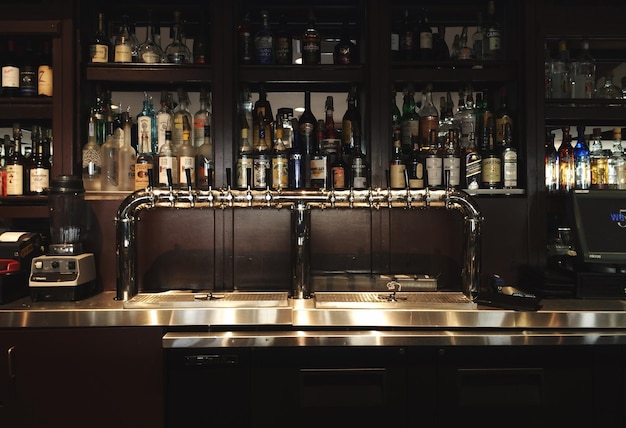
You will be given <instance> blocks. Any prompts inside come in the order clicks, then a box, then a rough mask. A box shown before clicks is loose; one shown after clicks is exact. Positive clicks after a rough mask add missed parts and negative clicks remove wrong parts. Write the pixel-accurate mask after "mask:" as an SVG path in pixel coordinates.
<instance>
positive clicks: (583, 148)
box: [553, 126, 591, 190]
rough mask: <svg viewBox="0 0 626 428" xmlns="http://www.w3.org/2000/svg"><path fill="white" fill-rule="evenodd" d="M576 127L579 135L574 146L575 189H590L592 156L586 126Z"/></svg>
mask: <svg viewBox="0 0 626 428" xmlns="http://www.w3.org/2000/svg"><path fill="white" fill-rule="evenodd" d="M576 129H577V130H578V135H577V137H576V145H575V146H574V189H576V190H588V189H589V188H590V187H591V157H590V155H589V148H588V147H587V144H586V143H585V127H584V126H577V127H576ZM553 147H554V145H553Z"/></svg>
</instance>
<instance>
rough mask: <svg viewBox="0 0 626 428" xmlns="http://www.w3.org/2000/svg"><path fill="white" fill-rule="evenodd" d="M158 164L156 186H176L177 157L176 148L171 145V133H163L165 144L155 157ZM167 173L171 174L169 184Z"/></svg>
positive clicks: (168, 131)
mask: <svg viewBox="0 0 626 428" xmlns="http://www.w3.org/2000/svg"><path fill="white" fill-rule="evenodd" d="M157 161H158V164H159V171H158V177H157V179H158V184H159V185H160V186H169V185H172V186H175V185H177V184H178V157H177V153H176V147H174V144H173V143H172V131H171V130H169V129H168V130H166V131H165V143H164V144H163V146H161V148H160V150H159V154H158V157H157ZM168 171H170V174H171V180H172V181H171V182H170V181H169V178H168Z"/></svg>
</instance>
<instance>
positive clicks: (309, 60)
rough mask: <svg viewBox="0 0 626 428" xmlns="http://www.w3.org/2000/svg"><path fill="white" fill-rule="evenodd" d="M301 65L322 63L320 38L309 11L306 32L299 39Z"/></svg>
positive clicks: (311, 10) (312, 15)
mask: <svg viewBox="0 0 626 428" xmlns="http://www.w3.org/2000/svg"><path fill="white" fill-rule="evenodd" d="M301 46H302V64H304V65H317V64H320V63H321V62H322V38H321V37H320V33H319V32H318V31H317V29H316V28H315V15H314V14H313V9H309V19H308V24H307V26H306V30H304V33H303V34H302V38H301Z"/></svg>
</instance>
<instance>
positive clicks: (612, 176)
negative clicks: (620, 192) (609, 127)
mask: <svg viewBox="0 0 626 428" xmlns="http://www.w3.org/2000/svg"><path fill="white" fill-rule="evenodd" d="M623 164H624V149H623V147H622V128H613V144H612V146H611V155H610V156H609V189H617V188H618V184H619V179H618V170H619V169H621V168H622V165H623Z"/></svg>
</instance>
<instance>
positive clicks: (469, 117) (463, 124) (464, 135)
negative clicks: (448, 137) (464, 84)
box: [459, 88, 476, 149]
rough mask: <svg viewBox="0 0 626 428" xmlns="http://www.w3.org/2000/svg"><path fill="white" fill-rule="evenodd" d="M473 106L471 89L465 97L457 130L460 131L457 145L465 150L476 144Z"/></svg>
mask: <svg viewBox="0 0 626 428" xmlns="http://www.w3.org/2000/svg"><path fill="white" fill-rule="evenodd" d="M475 107H476V106H475V104H474V96H473V94H472V90H471V88H470V89H468V90H467V95H466V96H465V105H464V107H463V111H462V112H461V114H460V118H459V119H460V120H459V122H460V123H459V128H460V131H461V136H460V137H461V140H460V141H459V145H460V146H461V148H463V149H465V148H466V147H469V146H470V145H473V144H475V143H476V108H475Z"/></svg>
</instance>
